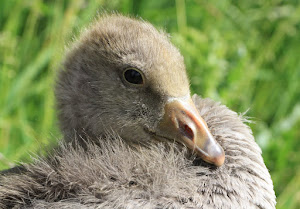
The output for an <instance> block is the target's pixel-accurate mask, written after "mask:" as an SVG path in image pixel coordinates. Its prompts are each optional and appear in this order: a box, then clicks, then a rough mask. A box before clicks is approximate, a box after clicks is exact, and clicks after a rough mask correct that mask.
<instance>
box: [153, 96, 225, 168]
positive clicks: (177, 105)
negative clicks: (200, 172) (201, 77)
mask: <svg viewBox="0 0 300 209" xmlns="http://www.w3.org/2000/svg"><path fill="white" fill-rule="evenodd" d="M164 108H165V113H164V116H163V119H162V120H161V122H160V124H159V131H158V134H159V135H160V136H163V137H166V138H172V139H175V140H176V141H179V142H181V143H183V144H185V145H186V146H187V147H188V148H189V149H191V150H193V151H194V152H195V153H196V154H197V155H198V156H199V157H201V158H202V159H203V160H205V161H206V162H208V163H211V164H214V165H216V166H221V165H223V163H224V160H225V153H224V150H223V149H222V147H221V146H220V145H219V144H218V143H217V141H216V140H215V138H214V137H213V136H212V134H211V133H210V131H209V129H208V127H207V124H206V122H205V121H204V120H203V118H202V117H201V116H200V115H199V113H198V111H197V109H196V107H195V105H194V103H193V101H192V100H191V99H190V98H189V99H187V100H183V99H171V100H169V102H167V103H166V104H165V107H164Z"/></svg>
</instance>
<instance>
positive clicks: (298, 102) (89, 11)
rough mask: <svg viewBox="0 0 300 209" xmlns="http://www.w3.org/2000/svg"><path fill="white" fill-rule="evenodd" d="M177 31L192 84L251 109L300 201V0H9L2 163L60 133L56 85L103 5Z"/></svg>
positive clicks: (277, 180) (282, 197) (281, 203)
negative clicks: (78, 38) (73, 46)
mask: <svg viewBox="0 0 300 209" xmlns="http://www.w3.org/2000/svg"><path fill="white" fill-rule="evenodd" d="M111 11H115V12H119V13H122V14H130V15H131V16H137V17H142V18H143V19H145V20H148V21H149V22H151V23H153V24H154V25H155V26H156V27H158V28H164V29H165V30H166V31H167V32H168V33H170V34H171V40H172V42H173V43H174V44H175V45H176V46H177V47H178V48H179V49H180V51H181V53H182V54H183V56H184V57H185V63H186V66H187V69H188V73H189V75H190V78H191V84H192V85H191V88H192V92H193V93H198V94H200V95H202V96H203V97H211V98H213V99H214V100H217V101H221V102H222V103H224V104H225V105H227V106H228V107H230V108H231V109H233V110H234V111H237V112H245V111H248V112H247V116H249V118H250V119H251V120H252V121H253V123H251V124H250V126H251V128H252V129H253V132H254V135H255V137H256V141H257V143H258V144H259V145H260V146H261V148H262V150H263V157H264V160H265V163H266V165H267V167H268V168H269V170H270V173H271V175H272V179H273V181H274V186H275V191H276V195H277V201H278V204H277V208H295V209H296V208H300V166H299V162H300V155H299V151H300V149H299V148H300V142H299V140H300V82H299V79H300V3H299V1H296V0H295V1H293V0H269V1H267V0H266V1H263V0H258V1H250V0H249V1H246V0H241V1H233V0H232V1H226V0H222V1H218V0H215V1H207V0H206V1H205V0H186V1H184V0H157V1H155V0H153V1H149V0H140V1H138V0H124V1H121V0H98V1H87V0H78V1H66V0H65V1H62V0H61V1H60V0H57V1H50V0H48V1H46V0H45V1H42V0H28V1H26V0H2V1H1V4H0V169H4V168H8V167H10V166H13V165H15V164H16V163H18V162H20V161H23V162H24V161H25V162H28V161H29V160H30V158H29V155H30V154H31V153H35V152H37V151H38V150H40V147H41V146H42V144H43V143H48V142H49V141H51V140H52V141H54V140H56V139H59V138H60V134H59V131H58V127H57V119H56V113H55V100H54V95H53V84H54V78H55V73H56V71H57V69H58V67H59V65H60V62H61V60H62V57H63V54H64V50H65V46H67V45H68V43H70V42H71V41H72V39H73V37H74V35H78V34H79V33H80V31H81V30H82V29H83V27H85V26H86V25H88V24H89V22H91V21H92V20H93V19H94V18H95V17H96V15H97V13H99V14H102V13H104V12H111Z"/></svg>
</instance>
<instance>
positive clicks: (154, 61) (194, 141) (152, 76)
mask: <svg viewBox="0 0 300 209" xmlns="http://www.w3.org/2000/svg"><path fill="white" fill-rule="evenodd" d="M57 83H58V84H57V86H56V95H57V105H58V109H59V118H60V123H61V129H62V132H63V134H64V136H65V139H66V140H68V139H69V140H70V139H72V140H73V139H74V135H75V136H77V137H75V138H77V139H80V138H84V137H85V136H86V135H87V136H89V137H91V138H93V139H100V138H101V137H102V136H103V135H105V133H107V132H110V131H113V132H114V133H116V134H118V135H119V136H120V137H121V138H122V139H123V140H125V141H126V142H130V143H132V142H133V143H139V144H144V145H146V144H148V143H151V142H153V141H157V140H159V141H176V142H178V144H183V145H185V146H186V147H188V148H189V149H191V150H192V151H193V152H194V153H196V154H197V155H198V156H200V157H201V158H202V159H203V160H205V161H207V162H209V163H211V164H214V165H216V166H221V165H222V164H223V162H224V158H225V155H224V151H223V149H222V147H221V146H220V145H219V144H218V143H217V142H216V140H215V139H214V137H213V136H212V134H211V133H210V131H209V128H208V126H207V124H206V122H205V121H204V120H203V118H202V117H201V115H200V114H199V112H198V111H197V109H196V107H195V105H194V103H193V101H192V99H191V96H190V89H189V81H188V78H187V74H186V70H185V65H184V61H183V57H182V56H181V55H180V53H179V51H178V50H177V49H176V48H175V47H174V46H173V45H172V44H171V43H170V41H169V39H168V38H167V36H166V34H164V32H162V31H157V30H156V29H155V28H154V27H153V26H152V25H150V24H149V23H147V22H143V21H138V20H134V19H131V18H127V17H123V16H119V15H113V16H106V17H105V16H104V17H101V18H100V19H99V20H98V21H97V22H96V23H94V24H93V25H92V26H91V27H90V28H89V29H88V30H86V31H85V32H84V33H83V34H82V35H81V37H80V38H79V41H77V42H76V43H75V44H74V45H73V47H71V48H70V50H69V52H68V53H67V56H66V58H65V61H64V64H63V70H62V71H61V72H60V74H59V77H58V82H57Z"/></svg>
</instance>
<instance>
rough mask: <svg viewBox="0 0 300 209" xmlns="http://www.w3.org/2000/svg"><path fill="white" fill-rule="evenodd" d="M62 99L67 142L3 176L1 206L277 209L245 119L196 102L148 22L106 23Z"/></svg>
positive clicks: (93, 33) (73, 54)
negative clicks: (13, 172) (12, 172)
mask: <svg viewBox="0 0 300 209" xmlns="http://www.w3.org/2000/svg"><path fill="white" fill-rule="evenodd" d="M56 96H57V100H58V108H59V111H60V113H59V118H60V123H61V129H62V132H63V134H64V140H63V142H61V143H60V145H59V146H58V147H57V148H55V149H54V151H52V152H51V154H49V156H48V157H47V158H37V159H35V161H34V162H33V163H32V164H27V165H23V166H24V167H23V168H22V170H21V171H20V172H19V173H16V174H3V175H2V176H0V208H12V207H15V208H219V209H221V208H224V209H225V208H275V203H276V201H275V194H274V190H273V183H272V180H271V177H270V174H269V172H268V170H267V168H266V166H265V164H264V162H263V159H262V156H261V150H260V148H259V146H258V145H257V144H256V143H255V140H254V138H253V136H252V133H251V130H250V128H249V127H248V126H247V125H245V124H244V123H243V122H244V119H243V117H242V116H239V115H238V114H237V113H235V112H233V111H231V110H229V109H228V108H227V107H225V106H224V105H221V104H220V103H217V102H214V101H212V100H210V99H202V98H200V97H199V96H197V95H194V96H192V97H191V96H190V93H189V83H188V79H187V76H186V72H185V68H184V64H183V58H182V56H181V55H180V53H179V52H178V50H177V49H176V48H175V47H174V46H173V45H172V44H171V43H170V42H169V40H168V38H167V37H166V35H165V34H164V33H163V32H158V31H157V30H156V29H155V28H154V27H153V26H151V25H150V24H149V23H146V22H143V21H138V20H134V19H131V18H127V17H123V16H120V15H112V16H106V17H102V18H100V20H99V21H97V22H96V23H94V24H93V25H92V26H91V27H90V28H89V29H88V30H86V31H85V32H84V33H83V35H82V36H81V38H80V39H79V41H77V43H75V44H74V46H73V47H72V48H71V50H70V51H69V52H68V54H67V56H66V59H65V62H64V69H63V70H62V71H61V72H60V75H59V79H58V85H57V88H56ZM174 121H175V122H174ZM183 145H184V146H183ZM224 153H225V159H224Z"/></svg>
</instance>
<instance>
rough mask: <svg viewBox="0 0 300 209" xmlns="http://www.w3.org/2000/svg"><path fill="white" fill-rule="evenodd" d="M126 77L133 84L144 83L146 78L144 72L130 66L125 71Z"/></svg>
mask: <svg viewBox="0 0 300 209" xmlns="http://www.w3.org/2000/svg"><path fill="white" fill-rule="evenodd" d="M123 76H124V79H125V80H126V81H127V82H128V83H131V84H136V85H142V84H144V79H143V75H142V73H141V72H140V71H139V70H137V69H134V68H128V69H126V70H125V71H124V73H123Z"/></svg>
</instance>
